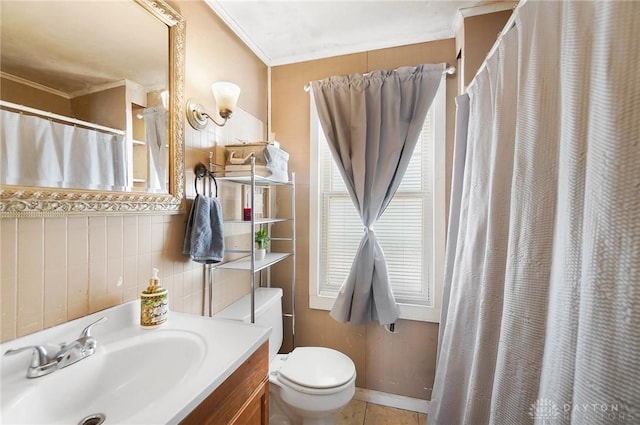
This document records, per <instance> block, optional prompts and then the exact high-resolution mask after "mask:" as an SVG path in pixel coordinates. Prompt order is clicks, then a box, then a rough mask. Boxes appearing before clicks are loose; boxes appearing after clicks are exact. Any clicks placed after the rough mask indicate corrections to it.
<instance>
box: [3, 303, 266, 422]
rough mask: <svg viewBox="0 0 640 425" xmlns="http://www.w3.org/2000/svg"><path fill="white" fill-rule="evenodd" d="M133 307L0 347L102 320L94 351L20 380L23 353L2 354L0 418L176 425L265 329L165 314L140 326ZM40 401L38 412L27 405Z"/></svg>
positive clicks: (36, 341)
mask: <svg viewBox="0 0 640 425" xmlns="http://www.w3.org/2000/svg"><path fill="white" fill-rule="evenodd" d="M139 311H140V301H139V300H136V301H132V302H129V303H126V304H122V305H119V306H116V307H113V308H110V309H107V310H103V311H100V312H97V313H94V314H91V315H89V316H85V317H82V318H80V319H76V320H73V321H71V322H67V323H64V324H62V325H58V326H55V327H53V328H49V329H45V330H43V331H40V332H37V333H34V334H31V335H27V336H25V337H22V338H18V339H15V340H12V341H8V342H6V343H3V344H0V349H1V351H2V354H4V353H5V352H6V351H7V350H8V349H11V348H19V347H23V346H28V345H46V344H47V343H49V344H51V343H53V344H59V343H61V342H63V341H64V342H70V341H73V340H75V339H76V338H78V336H79V335H80V332H81V331H82V329H83V328H84V327H86V326H87V325H89V324H90V323H92V322H95V321H96V320H98V319H99V318H101V317H103V316H106V317H107V321H106V322H104V323H101V324H98V325H96V326H95V327H94V328H93V330H92V335H93V337H94V338H95V339H96V340H97V341H98V348H97V351H96V353H95V354H94V355H92V356H90V357H88V358H86V359H83V360H81V361H79V362H77V363H75V364H72V365H70V366H68V367H66V368H64V369H59V370H56V371H55V372H53V373H51V374H50V375H46V376H42V377H39V378H33V379H27V378H26V370H27V368H28V366H29V363H30V360H31V355H30V354H29V353H21V354H17V355H13V356H2V357H1V358H0V366H1V370H0V373H1V384H2V387H1V388H2V390H1V391H0V395H1V409H0V422H3V423H12V422H14V423H39V422H41V421H42V420H45V421H46V423H73V424H76V423H78V422H79V421H80V420H81V419H83V418H84V417H86V416H88V415H90V414H94V413H104V414H105V415H106V421H105V424H177V423H179V422H180V421H181V420H183V419H184V418H185V417H186V416H187V415H188V414H189V413H190V412H191V411H192V410H193V409H195V408H196V407H197V406H198V405H199V404H200V403H201V402H202V401H203V400H204V399H205V398H206V397H207V396H208V395H209V394H210V393H211V392H212V391H214V390H215V389H216V388H217V387H218V386H219V385H220V384H221V383H222V382H224V380H225V379H227V378H228V377H229V376H230V375H231V374H232V373H233V372H234V371H235V370H236V369H237V368H238V367H239V366H240V365H241V364H242V363H243V362H244V361H245V360H247V359H248V358H249V357H250V356H251V354H253V353H254V352H255V350H256V349H257V348H258V347H260V345H262V344H263V343H264V342H266V341H267V340H268V338H269V334H270V333H271V329H270V328H265V327H262V326H258V325H251V324H246V323H242V322H234V321H226V320H218V319H211V318H208V317H201V316H195V315H189V314H183V313H176V312H172V311H170V312H169V316H168V320H167V322H166V323H164V324H163V325H161V326H160V327H158V328H156V329H142V328H140V326H139V321H140V316H139ZM160 351H161V352H160ZM87 381H88V382H87ZM96 388H97V389H96ZM107 391H108V392H110V393H111V394H110V395H108V396H107V394H105V392H107ZM92 392H94V393H93V394H92ZM30 397H31V398H30ZM74 400H76V401H74ZM40 402H42V405H41V408H40V409H39V408H38V406H32V404H34V403H35V404H38V403H40ZM74 403H75V404H74ZM31 409H36V410H38V411H39V413H34V412H30V410H31ZM96 410H100V411H99V412H98V411H96ZM16 412H19V414H18V415H17V416H16ZM43 412H48V413H43ZM33 415H36V416H33ZM37 415H40V416H37ZM16 418H17V419H16ZM8 420H11V422H7V421H8Z"/></svg>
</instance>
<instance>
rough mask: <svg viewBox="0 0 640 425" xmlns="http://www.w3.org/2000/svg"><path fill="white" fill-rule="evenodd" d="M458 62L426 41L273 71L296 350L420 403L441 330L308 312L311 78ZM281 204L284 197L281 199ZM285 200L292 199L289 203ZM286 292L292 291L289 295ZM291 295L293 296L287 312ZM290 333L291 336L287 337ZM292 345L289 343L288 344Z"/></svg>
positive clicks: (451, 51) (281, 274)
mask: <svg viewBox="0 0 640 425" xmlns="http://www.w3.org/2000/svg"><path fill="white" fill-rule="evenodd" d="M441 62H446V63H448V64H455V63H456V55H455V42H454V40H453V39H450V40H443V41H435V42H430V43H421V44H415V45H410V46H404V47H398V48H391V49H383V50H376V51H370V52H365V53H358V54H352V55H346V56H339V57H334V58H329V59H322V60H316V61H309V62H303V63H298V64H292V65H284V66H278V67H274V68H273V69H272V96H273V97H272V107H273V112H272V115H273V117H272V122H273V131H274V132H275V133H276V139H277V140H278V141H280V142H281V143H282V146H283V149H285V150H286V151H287V152H289V153H290V155H291V156H290V159H289V168H290V170H291V171H295V172H296V179H297V182H298V184H297V188H296V191H297V195H296V196H297V199H296V206H297V211H296V217H297V235H298V243H297V246H296V255H297V258H296V268H297V280H296V286H297V291H296V303H297V308H296V314H297V318H296V345H298V346H304V345H321V346H327V347H332V348H335V349H337V350H340V351H343V352H344V353H346V354H347V355H349V356H350V357H351V358H352V359H353V361H354V362H355V364H356V369H357V373H358V378H357V381H356V385H357V386H358V387H363V388H368V389H371V390H377V391H384V392H388V393H393V394H399V395H405V396H409V397H416V398H421V399H429V398H430V397H431V387H432V385H433V379H434V373H435V356H436V346H437V338H438V325H437V324H434V323H425V322H417V321H409V320H400V321H399V325H398V327H397V329H398V331H397V333H395V334H390V333H388V332H387V331H386V330H384V328H382V327H381V326H379V325H377V324H370V325H367V326H355V327H354V326H351V325H345V324H341V323H338V322H336V321H335V320H334V319H332V318H331V317H330V316H329V313H328V312H327V311H323V310H312V309H310V308H309V267H308V263H309V250H308V246H309V99H310V98H309V94H308V93H305V92H304V90H303V87H304V85H305V84H307V83H308V82H309V81H312V80H318V79H322V78H326V77H329V76H332V75H343V74H349V73H356V72H359V73H363V72H369V71H373V70H378V69H393V68H397V67H400V66H415V65H419V64H422V63H441ZM455 93H456V77H453V78H451V77H450V78H448V80H447V103H448V106H447V117H448V122H447V187H449V184H448V181H449V176H450V174H451V170H450V166H449V164H451V150H452V149H451V147H452V140H453V115H454V111H455V107H454V101H453V97H454V96H455ZM279 201H280V199H279ZM283 201H285V202H286V200H283ZM286 269H287V267H286V265H284V266H283V267H276V268H275V269H274V273H273V278H272V280H273V281H274V282H278V281H281V282H282V281H284V282H286V281H287V280H286V279H287V277H288V275H287V272H288V270H286ZM285 293H287V291H286V290H285ZM289 302H290V301H289V297H287V306H285V309H287V310H288V305H289ZM288 335H289V332H288V331H285V337H288ZM287 342H288V343H289V344H290V342H289V341H287Z"/></svg>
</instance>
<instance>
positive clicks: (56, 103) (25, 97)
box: [0, 78, 72, 117]
mask: <svg viewBox="0 0 640 425" xmlns="http://www.w3.org/2000/svg"><path fill="white" fill-rule="evenodd" d="M0 99H2V100H6V101H7V102H12V103H17V104H18V105H25V106H29V107H31V108H36V109H41V110H44V111H50V112H53V113H55V114H60V115H65V116H67V117H70V116H72V113H71V102H70V101H69V99H68V98H65V97H62V96H58V95H55V94H53V93H50V92H46V91H44V90H40V89H37V88H35V87H31V86H27V85H25V84H22V83H18V82H16V81H13V80H10V79H7V78H0Z"/></svg>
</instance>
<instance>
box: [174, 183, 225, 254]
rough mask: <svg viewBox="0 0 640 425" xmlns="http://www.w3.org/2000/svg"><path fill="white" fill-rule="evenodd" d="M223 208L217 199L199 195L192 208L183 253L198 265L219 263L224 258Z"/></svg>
mask: <svg viewBox="0 0 640 425" xmlns="http://www.w3.org/2000/svg"><path fill="white" fill-rule="evenodd" d="M222 228H223V226H222V207H221V205H220V201H218V199H217V198H206V197H204V196H202V195H197V196H196V199H194V201H193V205H192V206H191V213H190V214H189V220H188V221H187V231H186V233H185V236H184V245H183V247H182V253H183V254H187V255H189V256H191V259H192V260H193V261H195V262H197V263H203V264H212V263H219V262H221V261H222V259H223V257H224V234H223V230H222Z"/></svg>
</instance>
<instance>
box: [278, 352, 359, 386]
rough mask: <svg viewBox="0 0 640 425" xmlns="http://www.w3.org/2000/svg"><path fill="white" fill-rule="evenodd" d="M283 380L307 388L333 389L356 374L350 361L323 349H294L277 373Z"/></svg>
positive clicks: (341, 355)
mask: <svg viewBox="0 0 640 425" xmlns="http://www.w3.org/2000/svg"><path fill="white" fill-rule="evenodd" d="M278 373H279V374H280V376H282V377H284V378H285V379H287V380H289V381H291V382H293V383H294V384H298V385H301V386H304V387H307V388H320V389H322V388H334V387H339V386H341V385H344V384H346V383H347V382H349V381H350V380H351V379H352V378H353V376H354V375H355V373H356V367H355V365H354V364H353V362H352V361H351V359H350V358H349V357H347V356H345V355H344V354H342V353H341V352H339V351H336V350H332V349H331V348H324V347H298V348H296V349H294V350H293V351H292V352H291V353H290V354H289V356H288V357H287V360H286V361H284V362H283V364H282V367H281V368H280V370H279V371H278Z"/></svg>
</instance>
